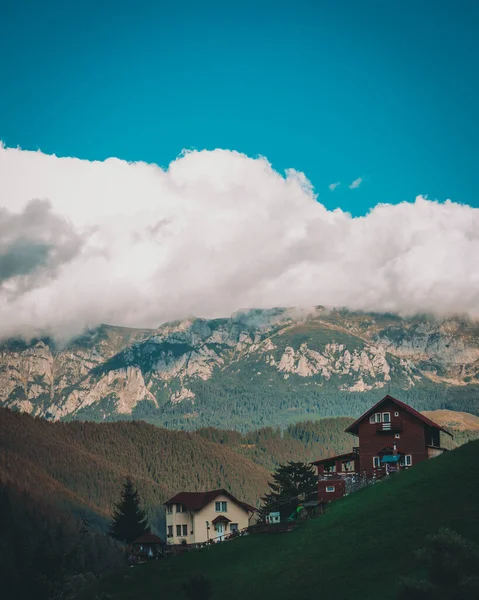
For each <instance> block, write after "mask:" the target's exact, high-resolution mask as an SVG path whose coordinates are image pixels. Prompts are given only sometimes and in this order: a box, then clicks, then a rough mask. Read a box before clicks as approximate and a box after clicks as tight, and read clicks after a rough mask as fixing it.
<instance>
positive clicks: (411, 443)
mask: <svg viewBox="0 0 479 600" xmlns="http://www.w3.org/2000/svg"><path fill="white" fill-rule="evenodd" d="M375 412H381V413H384V412H388V413H390V415H391V425H392V427H393V429H394V425H396V424H398V423H400V424H401V429H400V431H397V432H395V431H394V430H393V431H381V432H378V431H377V429H378V428H379V426H380V425H381V424H380V423H370V422H369V416H368V417H366V418H365V419H364V420H363V421H362V422H361V423H360V424H359V448H360V465H359V468H360V470H361V471H365V472H366V474H367V475H368V476H369V477H372V476H373V474H374V468H373V458H374V457H375V456H378V452H380V451H381V450H382V449H383V448H384V447H385V446H391V447H393V446H394V443H396V447H397V449H398V451H400V452H403V453H404V454H410V455H411V456H412V466H414V465H415V464H417V463H418V462H421V461H422V460H425V459H427V458H428V454H427V448H426V439H425V428H426V427H425V425H424V423H422V422H421V421H419V420H418V419H417V418H416V417H414V416H413V415H411V414H410V413H409V412H407V411H406V410H404V409H403V408H401V407H399V406H397V404H394V402H390V401H386V402H384V404H383V405H381V406H380V407H379V408H378V409H377V410H376V411H375ZM395 413H399V414H398V416H395ZM396 433H398V434H399V439H397V438H396V437H395V434H396Z"/></svg>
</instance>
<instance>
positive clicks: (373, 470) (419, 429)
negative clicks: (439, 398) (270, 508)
mask: <svg viewBox="0 0 479 600" xmlns="http://www.w3.org/2000/svg"><path fill="white" fill-rule="evenodd" d="M346 432H348V433H351V434H352V435H354V436H357V437H358V440H359V445H358V446H355V447H353V449H352V451H351V452H348V453H345V454H340V455H338V456H331V457H329V458H325V459H322V460H317V461H316V462H314V463H312V464H313V465H315V466H316V467H317V469H318V500H319V501H320V502H323V503H327V502H330V501H331V500H336V499H337V498H341V497H342V496H344V495H345V494H346V493H348V492H350V491H352V490H353V489H355V486H358V485H360V483H361V481H360V480H363V481H364V480H368V479H372V478H380V477H384V476H385V475H389V474H391V473H395V472H397V471H400V470H403V469H408V468H410V467H412V466H413V465H416V464H417V463H419V462H421V461H423V460H427V459H428V458H434V457H435V456H439V455H440V454H442V453H443V452H444V451H445V449H444V448H442V447H441V445H440V434H441V432H442V433H445V434H447V435H451V434H450V433H449V432H448V431H446V430H445V429H443V428H442V427H441V426H439V425H437V423H434V422H433V421H431V420H430V419H428V418H427V417H425V416H424V415H422V414H421V413H420V412H418V411H417V410H415V409H414V408H412V407H411V406H409V405H408V404H405V403H404V402H401V400H397V399H396V398H393V397H392V396H389V395H388V396H385V397H384V398H383V399H382V400H380V401H379V402H378V403H377V404H375V405H374V406H373V407H371V408H370V409H369V410H368V411H367V412H365V413H364V414H363V415H362V416H361V417H359V419H357V420H356V421H354V423H352V425H350V426H349V427H348V428H347V429H346ZM451 437H452V436H451Z"/></svg>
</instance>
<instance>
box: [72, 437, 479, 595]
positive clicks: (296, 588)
mask: <svg viewBox="0 0 479 600" xmlns="http://www.w3.org/2000/svg"><path fill="white" fill-rule="evenodd" d="M478 498H479V441H475V442H470V443H469V444H466V445H465V446H462V447H461V448H459V449H457V450H454V451H453V452H449V453H446V454H444V455H443V456H441V457H439V458H437V459H434V460H430V461H426V462H424V463H421V464H419V465H417V466H416V467H414V468H413V469H411V470H409V471H407V472H404V473H400V474H398V475H396V476H394V477H391V478H390V479H389V480H388V481H384V482H380V483H377V484H376V485H374V486H372V487H370V488H367V489H364V490H362V491H360V492H357V493H355V494H352V495H350V496H349V497H347V498H344V499H343V500H341V501H338V502H336V503H335V504H334V505H331V506H330V508H329V510H328V512H327V513H326V514H325V515H324V516H323V517H320V518H318V519H316V520H314V521H309V522H306V523H304V524H302V525H301V526H300V527H298V529H297V530H295V531H293V532H291V533H286V534H278V535H260V534H257V535H251V536H248V537H244V538H241V539H239V540H236V541H233V542H229V543H225V544H221V545H217V546H214V547H212V548H210V549H205V550H201V551H197V552H191V553H188V554H186V555H183V556H179V557H176V558H169V559H165V560H163V561H158V562H155V563H150V564H148V565H144V566H142V567H136V568H132V569H128V570H125V571H120V572H117V573H115V574H113V575H110V576H108V577H107V578H105V579H103V580H100V582H99V583H98V584H97V585H96V586H95V587H94V588H90V589H88V590H86V591H85V592H84V593H83V595H81V599H82V600H87V599H88V600H91V599H93V598H95V597H96V596H98V597H101V596H100V594H103V593H106V594H108V596H104V597H110V598H112V599H118V600H130V599H134V598H142V599H144V600H149V599H158V600H161V599H163V598H165V599H169V598H175V599H177V600H181V599H183V598H185V596H184V592H183V591H182V585H183V583H184V582H185V581H186V580H187V578H188V577H189V576H190V575H192V574H196V573H204V574H205V575H206V576H207V577H209V578H210V579H211V581H212V584H213V590H214V595H213V598H214V599H219V598H226V599H227V600H236V599H248V600H254V599H262V600H263V599H266V600H269V599H273V598H274V599H275V600H281V599H291V598H305V599H308V600H309V599H314V598H317V599H318V600H329V599H331V600H333V599H335V600H343V599H344V600H347V599H349V598H351V599H353V598H354V599H355V600H387V599H394V598H395V596H396V590H397V583H398V579H399V577H400V576H403V575H410V574H413V573H414V571H415V569H416V564H415V560H414V556H413V554H412V553H413V551H414V550H415V549H417V548H420V547H421V546H422V545H423V541H424V538H425V536H426V535H428V534H429V533H431V532H435V531H437V530H438V529H439V528H440V527H443V526H445V527H450V528H451V529H454V530H456V531H457V532H459V533H460V534H461V535H463V536H464V537H466V538H467V539H470V540H472V541H475V542H476V543H477V542H479V511H478V510H477V507H478Z"/></svg>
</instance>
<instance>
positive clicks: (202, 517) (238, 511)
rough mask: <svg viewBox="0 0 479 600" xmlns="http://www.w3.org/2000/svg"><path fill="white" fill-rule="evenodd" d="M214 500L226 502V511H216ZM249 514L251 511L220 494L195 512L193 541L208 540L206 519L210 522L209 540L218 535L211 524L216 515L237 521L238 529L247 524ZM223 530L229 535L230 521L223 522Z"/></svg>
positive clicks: (232, 521)
mask: <svg viewBox="0 0 479 600" xmlns="http://www.w3.org/2000/svg"><path fill="white" fill-rule="evenodd" d="M216 502H227V509H228V510H227V511H226V512H216V509H215V503H216ZM250 514H251V513H248V511H247V510H245V509H244V508H243V507H242V506H239V505H238V504H236V502H234V501H233V500H231V498H230V497H229V496H226V495H221V494H220V495H219V496H217V497H216V498H215V499H214V500H213V501H212V502H210V503H209V504H208V505H207V506H205V507H204V508H202V509H201V510H200V511H198V512H197V513H195V515H194V542H195V543H202V542H206V541H207V540H208V531H207V529H206V521H208V522H209V524H210V530H209V539H210V540H211V539H214V538H217V537H218V536H219V535H220V534H219V533H218V532H217V531H215V526H214V525H213V520H214V519H216V517H217V516H219V515H224V516H225V517H227V518H228V519H229V520H230V521H231V523H237V524H238V529H244V528H245V527H248V525H249V521H248V517H249V515H250ZM223 531H224V533H223V535H229V534H230V533H231V529H230V523H225V524H223Z"/></svg>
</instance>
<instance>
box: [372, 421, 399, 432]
mask: <svg viewBox="0 0 479 600" xmlns="http://www.w3.org/2000/svg"><path fill="white" fill-rule="evenodd" d="M398 431H402V421H399V420H398V419H395V420H394V421H393V422H392V423H391V422H390V423H377V424H376V433H391V432H393V433H396V432H398Z"/></svg>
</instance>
